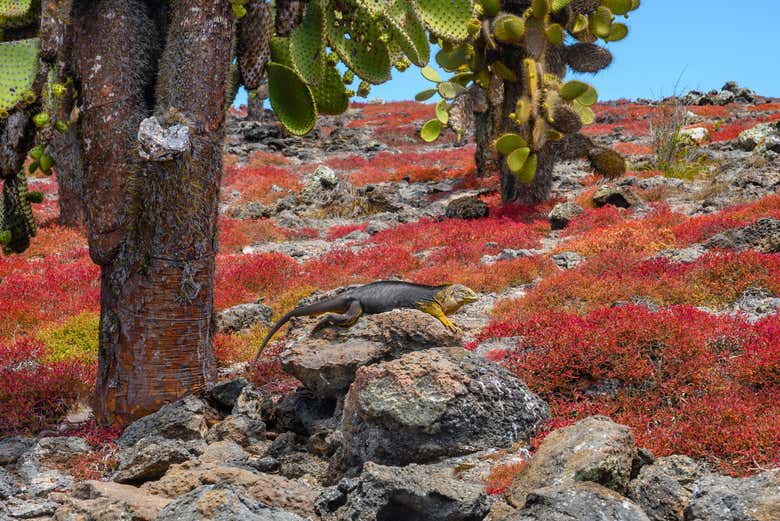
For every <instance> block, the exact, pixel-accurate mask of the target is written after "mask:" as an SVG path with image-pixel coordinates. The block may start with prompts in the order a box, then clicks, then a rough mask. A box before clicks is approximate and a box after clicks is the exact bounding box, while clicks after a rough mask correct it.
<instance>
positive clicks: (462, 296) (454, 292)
mask: <svg viewBox="0 0 780 521" xmlns="http://www.w3.org/2000/svg"><path fill="white" fill-rule="evenodd" d="M477 298H478V297H477V294H476V293H474V291H473V290H471V288H467V287H466V286H464V285H462V284H452V285H450V286H447V287H445V288H444V289H442V290H441V291H439V292H438V293H437V294H436V302H438V303H439V305H440V306H441V307H442V309H444V313H447V314H449V313H454V312H455V311H457V310H458V309H460V307H461V306H463V305H465V304H468V303H469V302H474V301H476V300H477Z"/></svg>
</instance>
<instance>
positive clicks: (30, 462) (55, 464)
mask: <svg viewBox="0 0 780 521" xmlns="http://www.w3.org/2000/svg"><path fill="white" fill-rule="evenodd" d="M91 451H92V448H91V447H90V445H89V443H87V442H86V441H85V440H84V439H83V438H79V437H76V436H62V437H50V438H41V439H39V440H37V441H36V442H35V444H34V445H33V446H32V447H30V449H29V450H28V451H27V452H25V453H24V454H22V456H21V457H19V459H18V460H17V462H16V472H17V474H19V476H20V477H21V478H22V480H23V481H24V485H25V489H26V490H25V491H26V493H27V494H28V495H30V496H41V497H42V496H46V495H47V494H48V493H49V492H51V491H53V490H67V489H69V488H70V486H71V485H72V484H73V477H72V476H71V475H70V474H69V473H68V472H67V470H66V469H68V468H70V465H71V464H72V462H73V459H74V458H76V457H78V456H81V455H84V454H87V453H89V452H91Z"/></svg>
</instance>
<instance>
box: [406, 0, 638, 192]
mask: <svg viewBox="0 0 780 521" xmlns="http://www.w3.org/2000/svg"><path fill="white" fill-rule="evenodd" d="M638 7H639V0H526V1H523V0H478V1H477V2H476V5H475V8H474V17H473V19H471V20H470V22H469V25H468V34H469V37H468V38H466V39H465V40H464V41H461V42H452V41H449V40H447V39H444V38H440V39H439V41H438V42H437V43H439V44H440V46H441V51H439V53H438V54H437V55H436V61H437V62H438V64H439V65H440V66H441V67H442V68H443V69H444V70H446V71H448V72H451V73H453V76H452V77H451V78H449V79H446V80H444V81H442V80H441V78H438V77H433V74H431V72H434V71H431V70H429V71H426V70H424V71H423V74H424V75H425V76H426V77H427V78H428V79H431V80H432V81H434V82H435V83H436V88H435V89H431V90H428V91H423V92H421V93H420V94H418V99H427V98H429V97H431V96H434V95H436V94H439V95H440V96H441V97H442V101H440V102H439V104H438V105H437V109H438V110H437V119H436V120H431V121H430V122H428V123H427V124H426V126H424V127H423V132H422V137H423V139H426V140H433V139H436V137H438V134H439V133H440V131H441V129H442V128H443V127H444V126H445V125H446V126H449V127H451V128H452V129H453V130H454V131H455V132H456V133H457V134H458V135H462V134H463V133H464V132H465V131H466V130H467V129H468V128H470V127H471V126H474V125H475V126H476V127H477V129H476V130H477V146H478V151H477V163H478V167H479V168H480V169H486V168H487V167H486V165H485V164H484V163H485V160H484V158H485V156H487V155H490V152H491V151H496V152H498V154H500V158H501V159H499V161H500V163H499V165H498V168H499V169H500V170H501V171H502V194H503V195H504V200H505V201H508V200H513V199H517V198H522V199H525V202H536V201H539V200H542V199H544V198H546V197H547V195H548V194H549V185H550V179H551V175H550V173H551V169H552V164H553V162H554V160H555V159H565V158H573V157H578V156H586V155H587V156H588V158H589V159H590V160H591V164H592V166H593V167H594V169H595V170H596V171H597V172H598V173H600V174H602V175H604V176H606V177H618V176H620V175H622V174H623V173H624V171H625V162H624V161H623V159H622V158H621V157H620V156H619V155H618V154H617V153H616V152H614V151H612V150H610V149H603V148H600V147H595V146H594V145H593V144H592V143H591V142H590V140H588V139H587V138H585V137H584V136H582V135H580V134H579V131H580V129H581V128H582V126H583V125H588V124H590V123H592V122H593V120H594V113H593V110H592V108H591V107H592V106H593V105H594V104H595V103H596V101H597V99H598V93H597V91H596V89H595V88H594V87H593V86H591V85H588V84H587V83H584V82H581V81H564V79H563V78H564V76H565V75H566V73H567V72H568V70H569V69H571V70H573V71H576V72H583V73H595V72H598V71H600V70H602V69H604V68H605V67H607V66H609V64H610V63H611V62H612V54H611V53H610V52H609V51H608V50H607V49H606V48H604V47H602V46H601V45H599V44H598V43H596V42H598V41H599V40H601V41H602V42H603V43H607V42H613V41H618V40H621V39H623V38H625V37H626V35H627V34H628V27H627V26H626V25H625V24H624V23H622V22H620V21H619V19H620V17H627V16H628V14H629V12H631V11H633V10H635V9H637V8H638ZM475 114H476V118H477V121H474V117H475ZM488 149H489V150H488ZM522 184H525V185H528V186H530V185H537V186H535V187H534V189H533V190H531V191H530V192H528V191H527V190H526V192H527V193H526V196H525V197H522V196H521V195H522V194H520V193H519V192H520V191H522V187H521V188H520V189H518V188H517V186H518V185H520V186H522Z"/></svg>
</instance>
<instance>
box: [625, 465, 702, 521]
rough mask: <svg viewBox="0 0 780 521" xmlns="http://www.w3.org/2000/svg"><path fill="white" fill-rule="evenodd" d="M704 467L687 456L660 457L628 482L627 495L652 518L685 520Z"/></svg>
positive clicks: (652, 519)
mask: <svg viewBox="0 0 780 521" xmlns="http://www.w3.org/2000/svg"><path fill="white" fill-rule="evenodd" d="M702 472H703V469H702V468H701V466H700V465H699V464H697V463H696V462H695V461H693V460H692V459H691V458H689V457H687V456H668V457H666V458H659V459H658V460H656V462H655V463H653V464H652V465H645V466H644V467H642V469H641V470H640V471H639V475H638V476H637V477H636V479H633V480H631V482H630V483H629V484H628V497H630V498H631V499H632V500H634V501H635V502H636V503H637V504H638V505H639V506H641V507H642V509H643V510H644V511H645V513H646V514H647V517H649V518H650V520H651V521H684V519H685V509H686V507H687V506H688V504H689V503H690V501H691V497H692V496H693V490H694V488H695V485H694V484H695V483H696V480H697V479H699V477H700V476H701V474H702Z"/></svg>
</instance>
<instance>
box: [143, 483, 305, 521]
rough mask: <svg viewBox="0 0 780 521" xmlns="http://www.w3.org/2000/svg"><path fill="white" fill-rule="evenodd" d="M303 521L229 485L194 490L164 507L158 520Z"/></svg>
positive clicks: (208, 486)
mask: <svg viewBox="0 0 780 521" xmlns="http://www.w3.org/2000/svg"><path fill="white" fill-rule="evenodd" d="M207 520H208V521H236V520H241V521H304V518H302V517H300V516H298V515H296V514H293V513H291V512H287V511H284V510H282V509H280V508H274V507H269V506H266V505H263V504H261V503H258V502H257V501H255V500H254V499H251V498H250V497H249V496H247V495H246V494H245V493H243V492H239V491H238V490H237V489H234V488H233V487H231V486H229V485H205V486H202V487H199V488H196V489H195V490H193V491H192V492H189V493H187V494H185V495H183V496H181V497H179V498H177V499H176V500H175V501H173V502H172V503H170V504H169V505H168V506H166V507H165V508H164V509H163V510H162V511H161V512H160V513H159V514H158V515H157V521H207Z"/></svg>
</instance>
